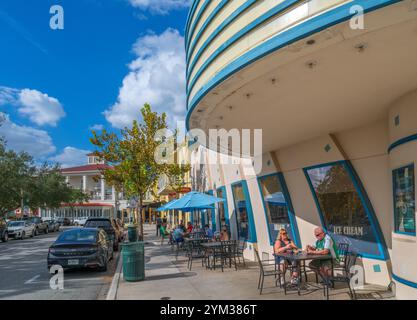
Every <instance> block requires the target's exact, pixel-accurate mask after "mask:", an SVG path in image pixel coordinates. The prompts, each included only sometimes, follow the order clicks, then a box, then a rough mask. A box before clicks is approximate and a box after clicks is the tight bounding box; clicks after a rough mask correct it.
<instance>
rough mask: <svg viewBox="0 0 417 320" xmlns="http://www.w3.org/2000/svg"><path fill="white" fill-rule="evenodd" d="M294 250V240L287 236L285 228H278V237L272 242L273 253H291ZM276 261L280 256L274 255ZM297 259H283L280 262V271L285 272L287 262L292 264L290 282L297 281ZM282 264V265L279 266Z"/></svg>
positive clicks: (294, 282)
mask: <svg viewBox="0 0 417 320" xmlns="http://www.w3.org/2000/svg"><path fill="white" fill-rule="evenodd" d="M294 250H298V248H297V246H296V245H295V244H294V242H293V241H292V240H291V239H290V238H289V237H288V233H287V231H286V230H285V229H281V230H279V233H278V237H277V239H276V240H275V244H274V253H275V254H279V253H292V252H293V251H294ZM276 259H277V263H279V262H280V261H281V259H280V257H276ZM297 263H298V262H297V261H292V262H291V261H289V260H287V259H286V260H285V261H284V263H283V264H280V268H282V269H281V271H282V272H283V273H284V274H285V272H286V270H287V268H288V264H291V265H292V275H291V284H297V283H298V272H297ZM281 266H282V267H281ZM283 282H284V279H283V278H281V284H283Z"/></svg>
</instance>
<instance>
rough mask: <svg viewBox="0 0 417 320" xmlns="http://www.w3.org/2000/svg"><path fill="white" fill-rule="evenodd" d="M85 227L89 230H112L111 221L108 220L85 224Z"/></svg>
mask: <svg viewBox="0 0 417 320" xmlns="http://www.w3.org/2000/svg"><path fill="white" fill-rule="evenodd" d="M85 226H86V227H89V228H103V229H110V228H111V227H112V225H111V223H110V221H108V220H90V221H87V222H86V223H85Z"/></svg>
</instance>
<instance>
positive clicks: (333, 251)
mask: <svg viewBox="0 0 417 320" xmlns="http://www.w3.org/2000/svg"><path fill="white" fill-rule="evenodd" d="M314 236H315V237H316V239H317V241H316V245H315V246H310V245H308V246H307V249H306V250H307V253H308V254H314V255H328V254H330V255H331V256H332V259H333V260H336V261H338V260H339V253H338V251H337V246H336V242H335V241H334V240H333V238H332V237H331V236H330V235H329V234H327V233H325V232H324V230H323V229H322V228H316V229H314ZM309 267H310V269H312V270H314V271H315V272H319V273H320V274H321V275H322V276H323V277H327V276H328V275H329V274H330V273H331V270H332V261H331V260H313V261H311V262H310V263H309Z"/></svg>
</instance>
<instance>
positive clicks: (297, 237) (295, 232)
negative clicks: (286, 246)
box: [257, 172, 302, 248]
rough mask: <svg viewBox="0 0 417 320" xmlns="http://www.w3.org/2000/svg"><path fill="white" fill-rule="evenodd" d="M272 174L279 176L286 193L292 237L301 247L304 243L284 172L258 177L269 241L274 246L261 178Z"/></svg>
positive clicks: (283, 190) (271, 174)
mask: <svg viewBox="0 0 417 320" xmlns="http://www.w3.org/2000/svg"><path fill="white" fill-rule="evenodd" d="M271 176H276V177H277V178H278V183H279V184H280V185H281V189H282V193H283V195H284V198H285V202H286V207H287V214H288V219H289V223H290V226H291V231H292V234H293V237H294V239H292V240H293V241H294V242H295V244H296V245H297V247H299V248H301V247H302V243H301V238H300V233H299V231H298V225H297V219H296V216H295V211H294V207H293V205H292V201H291V196H290V193H289V190H288V187H287V184H286V182H285V178H284V174H283V173H282V172H274V173H270V174H267V175H264V176H260V177H258V178H257V181H258V187H259V193H260V195H261V198H262V205H263V209H264V213H265V219H266V224H267V229H268V236H269V243H270V245H271V246H273V245H274V243H275V239H272V234H271V231H270V229H269V223H270V222H269V221H268V213H267V210H266V203H265V197H264V194H263V192H262V186H261V180H262V179H265V178H268V177H271Z"/></svg>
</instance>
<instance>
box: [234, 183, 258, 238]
mask: <svg viewBox="0 0 417 320" xmlns="http://www.w3.org/2000/svg"><path fill="white" fill-rule="evenodd" d="M238 185H241V186H242V191H243V196H244V197H245V205H246V213H247V215H248V238H247V239H245V242H249V243H256V242H257V241H258V240H257V235H256V229H255V221H254V217H253V210H252V202H251V199H250V194H249V190H248V184H247V182H246V180H240V181H237V182H234V183H232V184H231V188H232V196H233V207H234V211H235V212H236V215H235V219H236V231H237V238H238V240H240V237H239V227H238V220H237V214H238V210H237V208H236V201H235V193H234V192H233V188H234V187H235V186H238ZM242 239H243V238H242Z"/></svg>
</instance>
